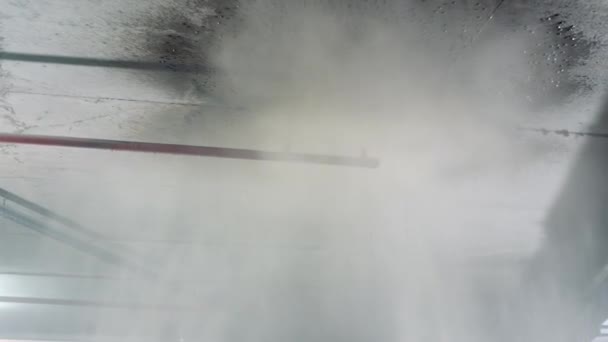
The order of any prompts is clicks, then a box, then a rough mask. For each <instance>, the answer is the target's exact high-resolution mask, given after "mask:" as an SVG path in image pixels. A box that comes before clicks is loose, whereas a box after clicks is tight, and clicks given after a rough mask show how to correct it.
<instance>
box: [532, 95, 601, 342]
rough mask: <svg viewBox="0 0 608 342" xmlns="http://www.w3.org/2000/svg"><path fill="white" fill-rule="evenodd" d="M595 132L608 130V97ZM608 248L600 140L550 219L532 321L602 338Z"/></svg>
mask: <svg viewBox="0 0 608 342" xmlns="http://www.w3.org/2000/svg"><path fill="white" fill-rule="evenodd" d="M591 131H592V132H597V133H605V132H608V96H606V97H605V98H604V100H603V103H602V106H601V108H600V110H599V113H598V116H597V120H596V122H595V124H594V125H593V126H592V128H591ZM607 247H608V139H605V138H602V137H595V138H589V140H588V142H587V143H586V145H585V146H584V147H583V149H582V150H581V152H580V154H579V155H578V156H577V158H576V160H575V162H574V165H573V167H572V169H571V170H570V171H569V175H568V177H567V180H566V182H565V183H564V185H563V187H562V189H561V191H560V193H559V195H558V196H557V198H556V200H555V202H554V204H553V206H552V208H551V210H550V211H549V213H548V215H547V219H546V225H545V240H544V242H543V244H542V246H541V248H540V250H539V252H538V253H537V254H536V255H535V257H534V259H533V261H532V264H531V265H530V268H529V280H530V284H529V285H530V288H531V293H530V295H531V296H532V297H533V298H535V302H536V305H535V307H536V309H535V310H533V311H532V312H533V314H532V315H533V316H538V317H532V318H533V320H534V319H539V318H541V317H542V321H543V322H547V323H550V324H551V325H552V326H551V328H550V329H549V327H546V328H547V329H548V330H557V331H554V332H552V333H556V334H559V336H563V337H566V336H572V337H576V338H577V339H578V340H582V341H584V340H585V338H587V340H589V341H590V340H591V339H592V337H593V335H597V332H598V329H599V327H600V325H601V323H602V321H603V320H605V319H606V318H608V307H603V308H602V307H601V305H599V304H600V303H602V302H605V298H602V297H606V294H603V292H607V290H608V279H600V278H601V272H602V269H603V268H604V267H605V266H606V265H607V263H608V248H607ZM598 280H600V281H599V283H598ZM602 290H603V291H602ZM558 322H559V323H558ZM533 324H534V323H533ZM555 324H557V326H558V328H557V329H556V328H555ZM581 334H582V335H585V336H581ZM581 338H583V339H581ZM552 341H553V340H552ZM560 341H561V339H560Z"/></svg>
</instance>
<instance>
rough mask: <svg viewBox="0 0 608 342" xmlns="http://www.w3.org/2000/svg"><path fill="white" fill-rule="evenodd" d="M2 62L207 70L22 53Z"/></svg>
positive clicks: (0, 56) (4, 55)
mask: <svg viewBox="0 0 608 342" xmlns="http://www.w3.org/2000/svg"><path fill="white" fill-rule="evenodd" d="M0 60H8V61H18V62H28V63H45V64H64V65H80V66H91V67H104V68H117V69H135V70H144V71H173V72H203V71H205V68H204V67H202V66H198V65H185V64H176V63H160V62H142V61H129V60H116V59H103V58H88V57H74V56H57V55H39V54H32V53H20V52H0Z"/></svg>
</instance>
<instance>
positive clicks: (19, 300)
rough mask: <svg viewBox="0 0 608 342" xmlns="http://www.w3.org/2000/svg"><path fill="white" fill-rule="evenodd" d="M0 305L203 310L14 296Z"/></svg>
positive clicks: (0, 301)
mask: <svg viewBox="0 0 608 342" xmlns="http://www.w3.org/2000/svg"><path fill="white" fill-rule="evenodd" d="M0 303H9V304H35V305H57V306H77V307H94V308H111V309H127V310H158V311H198V310H201V309H202V308H197V307H195V306H180V305H173V304H156V303H154V304H148V303H125V302H109V301H97V300H82V299H57V298H37V297H12V296H0Z"/></svg>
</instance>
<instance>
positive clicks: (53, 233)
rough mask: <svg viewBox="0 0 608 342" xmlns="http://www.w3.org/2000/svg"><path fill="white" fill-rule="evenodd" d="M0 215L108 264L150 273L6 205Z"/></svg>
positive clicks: (121, 257) (1, 208)
mask: <svg viewBox="0 0 608 342" xmlns="http://www.w3.org/2000/svg"><path fill="white" fill-rule="evenodd" d="M0 216H1V217H4V218H6V219H8V220H10V221H12V222H14V223H16V224H19V225H20V226H22V227H25V228H28V229H30V230H33V231H35V232H38V233H40V234H42V235H45V236H47V237H49V238H51V239H54V240H56V241H59V242H61V243H63V244H66V245H68V246H70V247H72V248H74V249H76V250H78V251H80V252H83V253H85V254H88V255H90V256H93V257H95V258H97V259H99V260H101V261H104V262H107V263H109V264H113V265H116V266H119V267H127V268H128V269H130V270H132V271H135V272H138V273H142V274H144V275H147V276H149V275H151V273H150V272H149V271H148V270H146V269H144V268H142V267H141V266H139V265H136V264H134V263H132V262H130V261H129V260H127V259H125V258H124V257H123V256H121V255H119V254H117V253H115V252H113V251H110V250H108V249H105V248H103V247H100V246H97V245H96V244H93V243H91V242H89V241H86V240H84V239H80V238H77V237H74V236H72V235H69V234H66V233H63V232H60V231H58V230H56V229H52V228H51V227H49V226H47V225H45V224H44V223H42V222H39V221H37V220H35V219H33V218H31V217H29V216H27V215H25V214H22V213H19V212H17V211H15V210H12V209H10V208H7V207H6V206H0Z"/></svg>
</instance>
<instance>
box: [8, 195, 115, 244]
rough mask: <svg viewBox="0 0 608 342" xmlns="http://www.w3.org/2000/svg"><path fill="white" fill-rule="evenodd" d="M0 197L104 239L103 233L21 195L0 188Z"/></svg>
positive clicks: (81, 231) (80, 231) (92, 236)
mask: <svg viewBox="0 0 608 342" xmlns="http://www.w3.org/2000/svg"><path fill="white" fill-rule="evenodd" d="M0 197H2V198H4V199H6V200H9V201H11V202H13V203H16V204H18V205H20V206H22V207H24V208H26V209H29V210H31V211H33V212H35V213H37V214H39V215H41V216H44V217H46V218H49V219H52V220H54V221H56V222H59V223H61V224H63V225H64V226H66V227H68V228H71V229H73V230H75V231H78V232H79V233H81V234H83V235H86V236H88V237H89V238H93V239H106V237H105V236H103V235H101V234H99V233H97V232H95V231H92V230H90V229H88V228H85V227H83V226H81V225H80V224H78V223H76V222H74V221H72V220H71V219H69V218H67V217H65V216H62V215H59V214H57V213H55V212H53V211H51V210H49V209H47V208H44V207H42V206H40V205H38V204H36V203H34V202H31V201H28V200H26V199H25V198H23V197H21V196H19V195H17V194H14V193H12V192H10V191H8V190H5V189H2V188H0Z"/></svg>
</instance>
